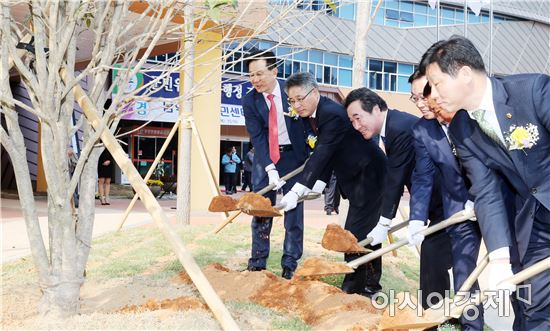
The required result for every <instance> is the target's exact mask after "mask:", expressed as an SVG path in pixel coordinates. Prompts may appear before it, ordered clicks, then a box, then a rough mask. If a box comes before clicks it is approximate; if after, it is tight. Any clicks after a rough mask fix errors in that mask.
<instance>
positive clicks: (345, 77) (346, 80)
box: [338, 69, 352, 86]
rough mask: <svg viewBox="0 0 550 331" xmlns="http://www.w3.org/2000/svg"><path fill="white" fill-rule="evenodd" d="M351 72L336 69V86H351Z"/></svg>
mask: <svg viewBox="0 0 550 331" xmlns="http://www.w3.org/2000/svg"><path fill="white" fill-rule="evenodd" d="M351 79H352V76H351V70H346V69H338V85H341V86H351Z"/></svg>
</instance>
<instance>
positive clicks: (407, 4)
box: [399, 1, 413, 12]
mask: <svg viewBox="0 0 550 331" xmlns="http://www.w3.org/2000/svg"><path fill="white" fill-rule="evenodd" d="M399 10H401V11H403V10H405V11H410V12H412V11H413V3H412V1H400V5H399Z"/></svg>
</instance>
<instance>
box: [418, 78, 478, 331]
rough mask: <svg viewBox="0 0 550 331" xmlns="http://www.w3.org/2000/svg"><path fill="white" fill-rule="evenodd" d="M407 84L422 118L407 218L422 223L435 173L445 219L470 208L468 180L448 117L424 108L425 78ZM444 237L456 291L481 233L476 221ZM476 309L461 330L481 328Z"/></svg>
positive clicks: (454, 227)
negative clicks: (448, 241)
mask: <svg viewBox="0 0 550 331" xmlns="http://www.w3.org/2000/svg"><path fill="white" fill-rule="evenodd" d="M409 83H410V84H411V97H410V100H411V101H412V102H413V103H414V104H415V105H416V107H417V108H418V110H420V112H421V113H422V118H421V119H420V120H418V122H416V124H415V125H414V126H413V135H414V148H415V152H416V165H415V167H414V171H413V173H412V180H411V181H412V190H411V200H410V210H411V216H410V218H411V222H413V221H412V220H418V221H420V222H422V223H424V222H425V221H426V220H427V218H428V209H429V201H430V196H431V193H432V190H433V186H434V181H433V178H434V175H435V172H436V171H437V170H439V172H440V173H441V175H442V176H441V193H442V195H443V212H444V215H445V218H449V217H450V216H452V215H453V214H455V213H457V212H459V211H461V210H463V209H471V208H473V202H472V201H473V199H474V198H473V197H470V196H469V195H468V187H469V186H470V184H469V181H468V180H467V178H466V174H465V173H464V172H463V169H462V166H461V165H460V164H459V162H458V160H457V159H456V156H455V154H456V152H454V153H455V154H453V149H454V146H453V145H452V144H451V142H450V141H449V137H448V135H447V131H448V125H449V121H450V120H451V118H446V119H443V118H441V117H437V115H438V114H439V112H438V111H439V109H437V110H436V112H434V111H432V109H431V108H430V106H429V105H428V99H427V97H428V96H429V85H427V83H428V79H427V78H426V76H425V75H423V74H422V73H420V71H418V70H417V71H415V72H414V73H413V74H412V75H411V77H410V78H409ZM436 113H437V114H436ZM436 117H437V118H436ZM470 199H471V200H470ZM447 234H448V235H449V237H450V238H451V249H452V260H453V281H454V288H455V290H456V291H458V289H459V288H460V287H461V286H462V284H463V283H464V281H465V280H466V278H468V276H469V275H470V273H472V271H473V270H474V269H475V267H476V264H477V257H478V254H479V246H480V243H481V233H480V231H479V226H478V224H477V223H476V222H463V223H459V224H455V225H452V226H451V227H449V228H447ZM476 291H479V285H478V284H477V282H476V283H475V284H474V285H473V286H472V287H471V289H470V292H471V293H472V294H473V293H475V292H476ZM477 309H478V312H479V314H478V315H477V317H476V318H473V316H472V317H470V316H464V315H463V316H462V317H461V318H460V323H461V324H462V329H463V330H482V329H483V305H481V304H480V305H478V306H477Z"/></svg>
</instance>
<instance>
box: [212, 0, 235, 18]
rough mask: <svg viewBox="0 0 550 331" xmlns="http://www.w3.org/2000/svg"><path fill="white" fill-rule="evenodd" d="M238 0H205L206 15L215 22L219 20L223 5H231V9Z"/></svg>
mask: <svg viewBox="0 0 550 331" xmlns="http://www.w3.org/2000/svg"><path fill="white" fill-rule="evenodd" d="M237 1H238V0H206V1H205V4H206V7H207V8H208V9H207V12H206V15H207V16H208V17H210V19H211V20H212V21H214V22H216V23H219V22H220V18H221V13H222V10H223V9H224V7H227V6H231V7H233V9H235V8H237Z"/></svg>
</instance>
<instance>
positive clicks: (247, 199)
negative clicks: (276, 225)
mask: <svg viewBox="0 0 550 331" xmlns="http://www.w3.org/2000/svg"><path fill="white" fill-rule="evenodd" d="M237 208H239V209H240V210H241V211H242V212H243V213H245V214H248V215H252V216H258V217H275V216H281V213H280V212H279V210H277V209H275V208H273V206H272V205H271V200H269V199H268V198H266V197H263V196H261V195H260V194H257V193H253V192H250V193H246V194H245V195H243V196H242V197H241V198H240V199H239V202H238V203H237Z"/></svg>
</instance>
